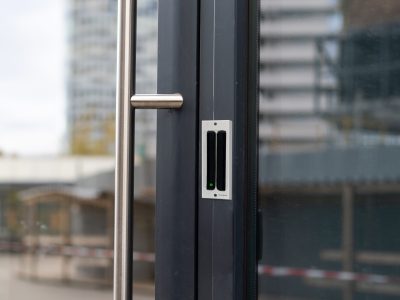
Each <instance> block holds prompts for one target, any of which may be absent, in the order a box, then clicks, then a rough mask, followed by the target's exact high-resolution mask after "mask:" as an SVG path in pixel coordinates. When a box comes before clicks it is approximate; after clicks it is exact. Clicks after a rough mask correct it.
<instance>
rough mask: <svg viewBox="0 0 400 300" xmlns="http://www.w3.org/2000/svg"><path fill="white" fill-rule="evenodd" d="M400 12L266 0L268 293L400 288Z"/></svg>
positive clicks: (264, 291) (263, 121)
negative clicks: (399, 162) (399, 201)
mask: <svg viewBox="0 0 400 300" xmlns="http://www.w3.org/2000/svg"><path fill="white" fill-rule="evenodd" d="M399 17H400V3H399V1H389V0H388V1H380V0H368V1H366V0H360V1H359V0H343V1H338V0H337V1H335V0H296V1H294V0H261V25H260V26H261V28H260V33H261V46H260V125H259V126H260V127H259V132H260V208H261V209H262V211H263V214H264V222H263V227H264V228H263V232H264V237H263V246H264V248H263V254H264V255H263V259H262V261H261V262H260V269H259V290H260V296H259V297H260V299H271V300H275V299H287V300H289V299H290V300H292V299H293V300H297V299H298V300H300V299H346V300H350V299H379V300H381V299H397V298H398V297H399V296H400V284H399V282H400V281H399V278H400V264H399V263H400V252H399V251H400V239H399V238H398V234H397V228H398V225H399V224H398V222H399V221H398V217H397V216H398V214H399V212H400V204H399V203H398V201H397V200H398V196H399V193H400V185H399V182H400V168H399V167H400V165H399V164H398V163H397V162H398V161H399V159H400V132H399V129H400V127H399V125H400V114H399V113H400V109H399V108H400V106H399V99H398V98H399V87H398V85H399V84H398V83H399V79H400V77H399V76H400V66H399V64H398V63H399V62H398V59H399V54H398V49H399V47H400V25H399V22H398V20H399ZM396 199H397V200H396Z"/></svg>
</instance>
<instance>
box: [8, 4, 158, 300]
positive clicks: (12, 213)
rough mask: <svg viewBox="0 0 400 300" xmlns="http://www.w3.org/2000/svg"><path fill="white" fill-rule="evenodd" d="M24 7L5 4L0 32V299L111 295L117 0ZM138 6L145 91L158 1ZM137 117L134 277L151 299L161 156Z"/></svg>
mask: <svg viewBox="0 0 400 300" xmlns="http://www.w3.org/2000/svg"><path fill="white" fill-rule="evenodd" d="M28 2H29V3H28ZM28 2H27V3H25V4H24V5H25V7H24V9H23V10H21V7H20V5H19V4H16V5H14V4H12V3H11V2H10V3H9V4H7V5H4V11H5V13H3V14H2V19H4V24H5V25H6V26H4V28H5V30H0V36H1V39H2V40H3V41H4V45H3V46H4V49H5V52H3V56H2V57H1V63H2V69H1V70H0V86H1V88H0V98H1V99H2V101H1V103H0V105H1V107H0V117H1V118H0V134H1V136H2V138H1V139H0V299H2V300H3V299H4V300H20V299H32V300H36V299H40V300H50V299H58V300H67V299H68V300H70V299H74V298H76V299H88V300H91V299H96V300H111V299H112V282H113V281H112V280H113V235H114V233H113V231H114V212H113V207H114V147H115V93H116V90H115V89H116V61H117V58H116V55H117V5H118V2H117V1H116V0H93V1H86V0H68V1H65V4H63V3H64V1H50V0H32V1H28ZM139 2H140V4H139V9H138V15H139V17H138V19H139V20H138V23H139V24H138V26H139V30H142V31H140V32H138V47H139V48H138V70H137V73H138V75H137V79H138V82H137V86H138V90H139V91H140V92H142V93H143V92H144V93H149V92H154V90H155V68H156V55H155V53H156V45H157V44H156V43H157V30H156V29H157V22H156V16H157V5H156V1H154V0H146V1H139ZM0 14H1V13H0ZM7 15H10V16H12V17H10V18H6V17H7ZM14 19H15V21H13V20H14ZM21 20H24V22H26V23H24V22H22V21H21ZM21 24H25V25H23V26H22V25H21ZM26 24H28V25H26ZM55 25H57V26H55ZM55 37H57V38H58V37H60V39H59V40H58V39H54V38H55ZM26 44H29V45H30V46H29V47H25V45H26ZM13 47H14V48H13ZM63 51H65V54H66V58H65V59H64V57H63V54H62V52H63ZM4 57H6V59H4ZM16 58H17V59H16ZM9 60H10V62H11V63H9V62H8V61H9ZM8 65H10V66H8ZM53 65H54V66H53ZM64 65H65V70H64V69H63V66H64ZM32 66H33V67H32ZM56 67H57V68H58V69H57V68H56ZM31 69H32V70H33V71H32V70H31ZM55 69H57V70H56V71H54V70H55ZM15 74H16V75H15ZM55 77H56V79H54V78H55ZM32 82H33V83H35V84H32ZM54 82H59V83H60V84H59V85H60V86H55V85H54ZM9 87H13V88H12V89H11V90H12V92H8V93H6V92H5V91H7V88H9ZM15 87H18V88H15ZM21 87H24V89H26V90H29V91H30V92H29V95H30V97H28V98H27V97H26V93H25V94H23V93H21V92H20V91H21ZM64 94H65V97H64ZM13 95H17V96H18V95H19V97H16V96H15V97H16V98H15V97H14V96H13ZM13 97H14V98H13ZM21 97H22V99H21ZM25 98H27V100H28V101H29V103H34V108H32V109H30V106H29V103H24V102H23V101H24V99H25ZM64 98H65V99H64ZM3 100H4V101H3ZM47 100H48V101H47ZM25 101H26V100H25ZM46 101H47V102H46ZM3 103H5V104H3ZM54 103H57V105H58V106H57V105H55V104H54ZM14 104H15V105H17V106H18V108H17V109H15V112H14V111H13V110H12V107H13V105H14ZM64 107H65V109H64ZM21 108H27V109H26V111H25V110H24V109H21ZM8 111H10V112H8ZM4 112H7V113H4ZM46 117H47V119H45V118H46ZM138 119H139V122H138V123H137V125H138V129H139V131H140V133H139V134H138V136H139V144H138V146H137V148H138V149H139V150H140V151H138V150H137V151H136V153H139V155H138V157H136V161H137V163H136V167H135V168H136V170H135V175H136V176H135V181H136V182H135V186H136V191H137V194H135V222H136V224H135V249H134V251H135V253H134V257H135V260H136V264H135V266H137V268H136V269H135V274H134V279H135V284H137V288H136V286H135V297H138V298H137V299H140V300H148V299H152V295H153V292H154V288H153V281H154V271H153V268H154V241H153V232H154V228H153V223H154V212H153V211H154V188H153V185H154V172H153V169H154V163H153V160H154V157H153V156H154V153H155V129H154V128H155V123H154V124H152V123H151V122H149V121H148V120H150V121H151V120H155V116H154V114H151V113H148V114H143V115H141V116H139V118H138ZM149 125H150V127H149ZM21 128H22V129H21ZM60 128H61V129H60ZM56 129H57V132H56ZM8 132H12V133H13V134H9V133H8ZM6 134H8V136H10V137H9V138H8V137H7V136H6ZM52 141H57V142H52ZM15 145H16V146H15ZM10 149H11V150H10ZM149 157H150V158H153V160H151V159H149Z"/></svg>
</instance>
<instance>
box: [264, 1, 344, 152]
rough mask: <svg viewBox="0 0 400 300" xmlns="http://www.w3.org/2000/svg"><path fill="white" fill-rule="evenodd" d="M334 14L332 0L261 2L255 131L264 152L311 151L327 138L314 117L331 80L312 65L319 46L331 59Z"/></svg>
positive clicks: (336, 24) (328, 131)
mask: <svg viewBox="0 0 400 300" xmlns="http://www.w3.org/2000/svg"><path fill="white" fill-rule="evenodd" d="M338 15H339V13H338V3H337V1H334V0H261V25H260V39H261V41H260V42H261V46H260V92H261V94H260V128H259V132H260V140H261V143H262V148H264V149H266V150H267V151H269V152H271V151H272V152H273V151H275V150H276V151H302V150H307V149H315V146H316V144H325V143H326V142H327V141H328V140H329V139H330V138H331V136H332V135H333V131H334V128H333V127H332V126H331V125H330V124H329V122H326V120H324V119H323V118H321V117H320V116H319V114H318V113H319V112H320V111H323V110H324V109H325V108H326V107H327V106H328V105H330V104H329V103H330V101H331V99H330V98H332V97H333V95H334V94H335V92H336V78H335V76H332V74H331V73H329V72H325V70H323V68H321V67H320V66H319V65H318V63H319V61H320V52H321V47H324V48H327V49H325V50H326V51H330V52H332V56H333V57H335V42H334V39H335V37H336V36H337V34H338V31H339V30H340V17H339V16H338ZM330 41H332V42H331V45H330V46H328V47H326V46H325V45H326V44H327V43H329V42H330Z"/></svg>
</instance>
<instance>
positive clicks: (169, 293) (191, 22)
mask: <svg viewBox="0 0 400 300" xmlns="http://www.w3.org/2000/svg"><path fill="white" fill-rule="evenodd" d="M198 22H199V21H198V1H197V0H192V1H187V0H162V1H159V26H158V28H159V30H158V32H159V33H158V37H159V42H158V79H157V82H158V92H159V93H176V92H179V93H181V94H182V96H183V98H184V103H183V107H182V108H181V109H180V110H179V111H169V110H166V111H159V112H158V114H157V183H156V193H157V197H156V271H155V273H156V274H155V275H156V299H159V300H191V299H196V291H197V259H196V258H197V235H196V234H197V217H196V210H197V202H198V192H197V191H198V185H197V184H198V159H197V157H198V146H199V144H198V140H199V135H198V60H199V59H198Z"/></svg>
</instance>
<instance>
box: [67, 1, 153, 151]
mask: <svg viewBox="0 0 400 300" xmlns="http://www.w3.org/2000/svg"><path fill="white" fill-rule="evenodd" d="M156 18H157V3H156V1H154V0H142V1H138V28H139V31H138V42H137V47H138V49H137V90H138V92H146V93H148V92H154V91H155V86H156V84H155V77H156V75H155V74H156V58H157V56H156V53H157V52H156V51H157V49H156V43H157V23H156V21H155V20H156ZM116 62H117V1H116V0H94V1H85V0H69V1H68V75H67V77H68V78H67V81H68V87H67V99H68V101H67V131H68V132H67V134H68V144H69V152H70V153H72V154H91V155H93V154H113V153H114V148H115V141H114V140H115V103H116V102H115V97H116ZM153 115H154V114H153ZM153 115H151V113H149V112H145V113H142V112H139V114H138V117H137V122H136V125H137V130H138V132H139V134H138V135H137V142H138V145H139V147H142V146H141V145H142V144H145V142H146V141H143V136H144V135H145V134H141V130H142V131H143V130H145V129H146V130H147V128H148V127H149V126H147V125H146V124H148V123H151V122H152V121H153V120H154V116H153ZM142 123H143V124H142ZM150 127H151V126H150ZM154 127H155V125H154V126H153V129H154ZM153 131H155V129H154V130H153ZM153 135H155V133H154V134H153ZM154 140H155V138H154Z"/></svg>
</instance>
